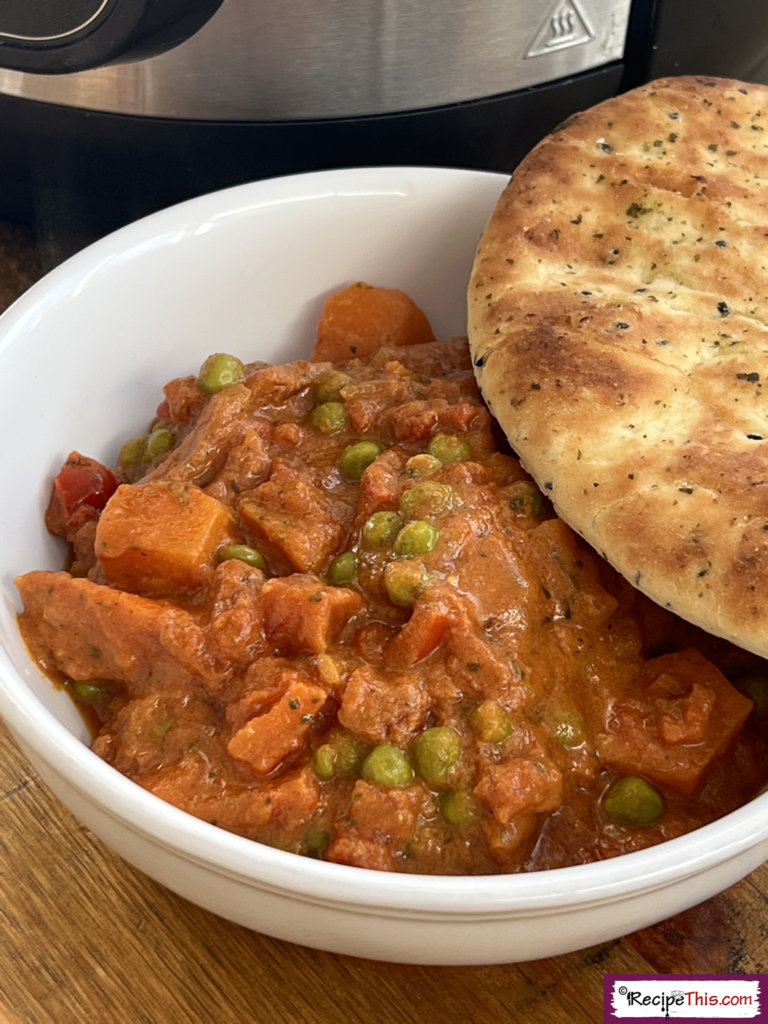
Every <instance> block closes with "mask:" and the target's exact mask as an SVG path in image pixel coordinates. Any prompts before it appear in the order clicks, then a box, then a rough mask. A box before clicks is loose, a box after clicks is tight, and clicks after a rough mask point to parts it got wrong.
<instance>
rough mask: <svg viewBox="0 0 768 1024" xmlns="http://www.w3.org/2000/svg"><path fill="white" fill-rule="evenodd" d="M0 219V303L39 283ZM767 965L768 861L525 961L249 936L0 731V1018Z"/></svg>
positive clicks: (376, 1001)
mask: <svg viewBox="0 0 768 1024" xmlns="http://www.w3.org/2000/svg"><path fill="white" fill-rule="evenodd" d="M36 273H37V270H36V263H35V259H34V253H33V251H32V249H31V239H29V238H28V236H27V235H26V234H25V232H24V231H23V230H22V229H17V228H11V227H8V226H6V225H2V224H0V306H3V305H6V304H7V303H8V302H9V301H11V299H12V298H13V297H15V295H17V294H19V293H20V292H21V291H23V290H24V289H25V288H26V287H28V286H29V284H30V283H31V282H32V281H33V280H34V279H35V276H36ZM766 970H768V864H765V865H763V866H762V867H761V868H759V869H758V870H757V871H755V872H753V874H752V875H751V876H749V878H747V879H745V880H744V881H742V882H740V883H739V884H738V885H735V886H733V887H732V888H731V889H729V890H728V891H726V892H725V893H723V894H721V895H720V896H717V897H716V898H714V899H711V900H709V901H708V902H706V903H704V904H702V905H701V906H699V907H695V908H693V909H692V910H689V911H687V912H686V913H683V914H679V915H677V916H675V917H673V918H670V919H669V920H666V921H664V922H663V923H661V924H659V925H656V926H655V927H653V928H647V929H644V930H642V931H639V932H635V933H634V934H632V935H629V936H627V937H625V938H623V939H621V940H617V941H614V942H609V943H605V944H603V945H600V946H596V947H593V948H590V949H587V950H583V951H581V952H578V953H572V954H569V955H566V956H561V957H556V958H552V959H547V960H537V961H531V962H528V963H523V964H509V965H498V966H488V967H420V966H403V965H397V964H385V963H375V962H373V961H366V960H359V959H355V958H353V957H344V956H337V955H334V954H330V953H323V952H318V951H316V950H311V949H308V948H304V947H300V946H295V945H291V944H289V943H286V942H280V941H277V940H274V939H270V938H267V937H265V936H263V935H259V934H256V933H253V932H250V931H248V930H246V929H244V928H241V927H239V926H236V925H232V924H230V923H228V922H226V921H223V920H221V919H219V918H217V917H215V916H214V915H212V914H209V913H207V912H206V911H203V910H200V909H199V908H197V907H195V906H193V905H192V904H190V903H188V902H186V901H185V900H183V899H181V898H179V897H177V896H175V895H173V894H172V893H170V892H168V891H167V890H165V889H163V888H162V887H160V886H159V885H157V884H156V883H154V882H152V881H151V880H150V879H148V878H147V877H146V876H144V875H142V874H141V873H140V872H138V871H136V870H135V869H133V868H132V867H130V866H129V865H127V864H126V863H124V862H123V861H122V860H120V859H119V858H118V857H117V856H116V855H114V854H113V853H111V852H110V851H109V850H108V849H107V848H105V847H104V845H103V844H102V843H101V842H100V840H98V839H97V838H96V837H95V836H94V835H93V834H92V833H91V832H89V830H88V829H86V828H85V827H83V826H82V825H80V824H79V823H78V822H77V821H75V819H74V818H73V817H72V816H71V815H70V814H69V813H68V812H67V811H66V810H65V809H64V808H63V807H62V806H61V805H60V804H59V803H58V801H57V800H56V799H55V798H54V797H53V796H52V795H51V794H50V793H49V792H48V790H47V789H46V788H45V786H44V785H43V784H42V783H41V782H40V780H39V779H38V777H37V775H36V773H35V771H34V770H33V769H32V767H31V766H30V765H29V763H28V762H27V760H26V758H25V757H24V756H23V755H22V754H21V752H20V751H19V749H18V747H17V746H16V744H15V742H14V741H13V739H12V738H11V737H10V736H9V735H8V734H7V732H6V731H5V730H4V729H3V728H2V727H0V1024H83V1022H89V1024H177V1022H178V1024H182V1022H183V1024H189V1022H194V1024H197V1022H201V1024H206V1022H208V1021H211V1022H213V1021H215V1022H217V1024H230V1022H232V1024H234V1022H238V1024H248V1022H258V1024H337V1022H338V1024H342V1022H344V1024H359V1022H361V1024H399V1022H408V1024H411V1022H412V1024H422V1022H424V1024H427V1022H429V1024H437V1022H441V1021H447V1022H451V1024H453V1022H465V1021H466V1022H472V1024H500V1022H507V1021H509V1022H512V1021H515V1022H523V1024H528V1022H531V1024H534V1022H536V1024H538V1022H547V1024H596V1022H599V1021H601V1020H602V1019H603V1016H602V980H603V975H604V974H615V973H632V974H654V973H660V974H677V973H680V974H706V973H762V972H765V971H766Z"/></svg>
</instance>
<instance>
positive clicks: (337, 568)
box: [328, 551, 357, 586]
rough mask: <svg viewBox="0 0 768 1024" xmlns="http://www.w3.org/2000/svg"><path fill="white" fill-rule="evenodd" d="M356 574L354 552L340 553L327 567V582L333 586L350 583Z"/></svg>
mask: <svg viewBox="0 0 768 1024" xmlns="http://www.w3.org/2000/svg"><path fill="white" fill-rule="evenodd" d="M356 574H357V555H356V554H355V552H354V551H342V553H341V554H340V555H337V556H336V557H335V558H334V560H333V561H332V562H331V564H330V566H329V567H328V581H329V582H330V583H333V584H334V586H342V585H343V584H345V583H351V582H352V580H353V579H354V578H355V576H356Z"/></svg>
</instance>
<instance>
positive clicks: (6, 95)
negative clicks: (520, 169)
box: [0, 0, 768, 262]
mask: <svg viewBox="0 0 768 1024" xmlns="http://www.w3.org/2000/svg"><path fill="white" fill-rule="evenodd" d="M688 72H693V73H703V74H721V75H728V76H731V77H739V78H745V79H750V80H753V81H764V80H768V7H766V5H763V4H756V3H754V0H709V2H708V3H707V4H701V3H697V2H694V0H441V2H439V3H438V2H437V0H431V2H430V0H356V2H355V3H350V2H349V0H285V2H284V3H282V4H276V3H266V2H264V0H223V2H222V0H69V2H68V3H67V4H62V3H61V2H60V0H38V2H33V3H30V2H29V0H4V2H3V3H2V4H0V216H3V215H4V216H6V217H15V218H17V219H21V220H26V221H29V222H33V223H35V224H36V225H37V227H38V230H39V232H40V236H41V243H42V244H43V245H44V246H47V248H48V249H49V251H50V257H49V261H54V262H55V261H56V260H58V259H59V258H61V256H63V255H66V254H67V253H68V252H69V251H72V250H73V249H75V248H77V247H79V246H80V245H81V244H83V243H84V242H87V241H89V240H90V239H91V238H93V237H95V236H96V235H99V234H102V233H104V232H105V231H107V230H110V229H111V228H113V227H117V226H119V225H120V224H122V223H125V222H126V221H127V220H130V219H133V218H135V217H137V216H140V215H142V214H144V213H147V212H150V211H151V210H154V209H157V208H158V207H160V206H163V205H167V204H169V203H172V202H176V201H178V200H180V199H184V198H187V197H189V196H192V195H195V194H198V193H200V192H204V191H209V190H211V189H214V188H220V187H223V186H226V185H230V184H235V183H237V182H241V181H245V180H248V179H252V178H258V177H265V176H269V175H275V174H284V173H290V172H294V171H303V170H312V169H318V168H324V167H337V166H345V165H346V166H349V165H358V164H379V163H400V164H402V163H405V164H439V165H454V166H463V167H478V168H484V169H492V170H501V171H507V170H511V169H512V167H514V165H515V164H516V162H517V161H518V160H519V159H520V157H521V156H522V155H523V154H524V153H525V152H526V151H527V150H528V149H530V148H531V146H532V145H534V144H535V142H536V141H538V139H539V138H540V137H541V136H542V135H543V134H545V133H546V132H547V131H549V130H550V129H551V128H553V127H554V126H555V125H556V124H557V123H558V121H560V120H562V119H563V118H565V117H566V116H568V114H570V113H572V112H573V111H575V110H577V109H581V108H583V107H585V106H589V105H590V104H592V103H595V102H597V101H599V100H600V99H603V98H605V97H607V96H609V95H613V94H615V93H616V92H618V91H621V90H623V89H626V88H630V87H631V86H633V85H636V84H639V83H640V82H642V81H644V80H647V79H649V78H652V77H655V76H656V75H659V74H669V73H688Z"/></svg>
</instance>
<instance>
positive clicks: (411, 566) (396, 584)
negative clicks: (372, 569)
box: [384, 561, 427, 608]
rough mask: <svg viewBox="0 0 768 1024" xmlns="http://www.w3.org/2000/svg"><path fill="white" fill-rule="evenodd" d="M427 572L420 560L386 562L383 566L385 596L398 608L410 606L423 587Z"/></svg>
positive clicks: (414, 602) (413, 603)
mask: <svg viewBox="0 0 768 1024" xmlns="http://www.w3.org/2000/svg"><path fill="white" fill-rule="evenodd" d="M426 581H427V574H426V571H425V569H424V566H423V565H422V564H421V563H420V562H412V561H402V562H388V563H387V565H386V566H385V567H384V589H385V590H386V592H387V597H388V598H389V600H390V601H391V602H392V604H396V605H397V606H398V607H400V608H412V607H413V606H414V605H415V604H416V601H417V600H418V599H419V595H420V594H421V592H422V590H423V589H424V585H425V583H426Z"/></svg>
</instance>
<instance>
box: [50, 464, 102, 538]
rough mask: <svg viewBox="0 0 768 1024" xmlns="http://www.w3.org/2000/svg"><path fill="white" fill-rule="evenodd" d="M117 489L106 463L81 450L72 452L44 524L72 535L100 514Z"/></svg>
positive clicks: (61, 534)
mask: <svg viewBox="0 0 768 1024" xmlns="http://www.w3.org/2000/svg"><path fill="white" fill-rule="evenodd" d="M116 489H117V480H116V479H115V476H114V474H113V473H112V471H111V470H110V469H108V468H107V466H104V465H102V464H101V463H100V462H97V461H96V460H95V459H89V458H88V457H87V456H86V455H81V454H80V453H79V452H70V454H69V456H68V457H67V461H66V462H65V463H64V465H63V466H62V467H61V469H60V470H59V473H58V475H57V477H56V479H55V480H54V481H53V490H52V493H51V500H50V502H49V504H48V509H47V511H46V513H45V525H46V526H47V527H48V529H49V530H50V532H51V533H53V534H56V536H58V537H70V536H71V535H72V534H73V533H74V532H75V531H76V530H77V529H79V527H81V526H82V525H83V524H84V523H87V522H88V521H89V520H91V519H97V518H98V516H99V513H100V512H101V510H102V509H103V508H104V506H105V505H106V504H107V502H108V501H109V499H110V497H111V496H112V494H114V492H115V490H116Z"/></svg>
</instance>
